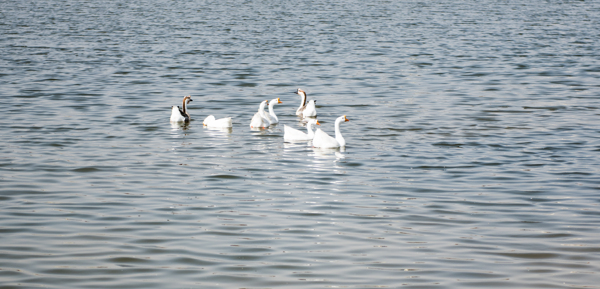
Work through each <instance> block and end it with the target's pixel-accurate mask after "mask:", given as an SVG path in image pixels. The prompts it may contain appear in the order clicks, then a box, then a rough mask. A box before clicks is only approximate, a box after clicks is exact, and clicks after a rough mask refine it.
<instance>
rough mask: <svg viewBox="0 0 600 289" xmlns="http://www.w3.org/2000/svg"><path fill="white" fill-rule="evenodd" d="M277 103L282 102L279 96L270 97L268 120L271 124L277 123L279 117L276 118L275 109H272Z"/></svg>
mask: <svg viewBox="0 0 600 289" xmlns="http://www.w3.org/2000/svg"><path fill="white" fill-rule="evenodd" d="M279 103H282V102H281V100H279V97H278V98H275V99H272V100H271V102H270V103H269V121H270V122H271V124H276V123H279V118H277V115H275V111H274V110H273V107H274V106H275V105H276V104H279Z"/></svg>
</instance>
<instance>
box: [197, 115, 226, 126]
mask: <svg viewBox="0 0 600 289" xmlns="http://www.w3.org/2000/svg"><path fill="white" fill-rule="evenodd" d="M203 124H204V126H206V127H215V128H230V127H232V126H233V125H232V123H231V117H224V118H220V119H215V116H214V115H209V116H207V117H206V118H205V119H204V122H203Z"/></svg>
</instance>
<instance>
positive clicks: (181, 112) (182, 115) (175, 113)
mask: <svg viewBox="0 0 600 289" xmlns="http://www.w3.org/2000/svg"><path fill="white" fill-rule="evenodd" d="M191 101H192V97H191V96H189V95H188V96H186V97H184V98H183V109H181V108H179V106H176V105H174V106H173V107H171V122H189V121H190V114H189V113H188V112H187V107H186V105H187V104H188V103H190V102H191Z"/></svg>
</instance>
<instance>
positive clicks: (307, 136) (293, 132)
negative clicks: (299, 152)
mask: <svg viewBox="0 0 600 289" xmlns="http://www.w3.org/2000/svg"><path fill="white" fill-rule="evenodd" d="M315 124H317V125H321V124H320V123H319V121H318V120H317V119H316V118H311V119H309V120H308V122H307V123H306V131H307V132H308V133H305V132H302V131H299V130H297V129H295V128H291V127H289V126H287V125H285V124H284V125H283V141H285V142H294V141H309V140H312V139H313V137H314V136H315V133H314V132H313V130H312V126H313V125H315Z"/></svg>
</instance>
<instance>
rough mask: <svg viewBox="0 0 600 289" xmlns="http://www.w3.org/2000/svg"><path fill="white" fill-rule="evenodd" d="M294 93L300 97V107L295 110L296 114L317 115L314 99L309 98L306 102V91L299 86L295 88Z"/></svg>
mask: <svg viewBox="0 0 600 289" xmlns="http://www.w3.org/2000/svg"><path fill="white" fill-rule="evenodd" d="M295 93H296V94H298V95H300V96H301V97H302V100H301V102H300V107H298V109H297V110H296V115H298V116H301V117H316V116H317V108H316V106H315V103H316V102H317V101H316V100H311V101H309V102H308V104H307V103H306V92H305V91H304V90H302V89H300V88H298V90H296V92H295Z"/></svg>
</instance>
